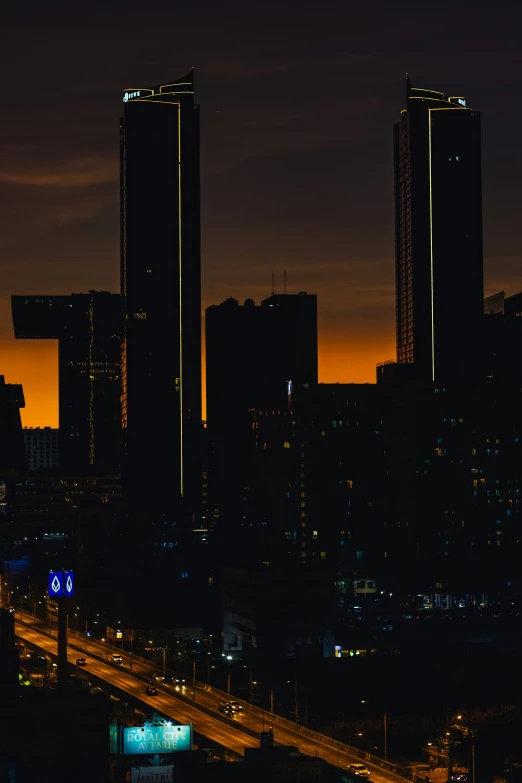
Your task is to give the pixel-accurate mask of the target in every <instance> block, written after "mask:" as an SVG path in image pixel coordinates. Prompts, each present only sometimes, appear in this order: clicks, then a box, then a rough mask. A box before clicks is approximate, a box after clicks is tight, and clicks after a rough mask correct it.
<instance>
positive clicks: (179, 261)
mask: <svg viewBox="0 0 522 783" xmlns="http://www.w3.org/2000/svg"><path fill="white" fill-rule="evenodd" d="M178 233H179V237H178V266H179V270H178V271H179V448H180V461H179V464H180V486H181V497H183V296H182V282H183V281H182V268H181V263H182V257H183V254H182V252H181V103H178Z"/></svg>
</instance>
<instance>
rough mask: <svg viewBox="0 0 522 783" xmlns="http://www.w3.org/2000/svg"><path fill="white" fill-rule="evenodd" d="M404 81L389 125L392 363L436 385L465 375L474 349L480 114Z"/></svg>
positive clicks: (478, 298) (479, 279) (479, 292)
mask: <svg viewBox="0 0 522 783" xmlns="http://www.w3.org/2000/svg"><path fill="white" fill-rule="evenodd" d="M406 85H407V89H406V109H404V110H403V111H402V112H401V119H400V121H399V122H398V123H396V124H395V127H394V157H395V273H396V301H397V361H398V362H401V363H414V364H415V365H416V368H417V374H418V377H419V378H423V379H428V380H429V379H431V380H444V379H446V378H453V377H459V376H462V375H465V374H467V373H468V372H469V371H470V369H471V368H472V367H473V366H474V360H475V357H476V351H477V349H478V346H479V343H480V337H479V335H480V333H481V332H480V329H481V316H482V313H483V263H482V185H481V136H480V113H479V112H478V111H474V110H472V109H471V108H469V107H468V106H467V105H466V99H465V98H463V97H460V96H459V97H454V96H451V97H445V95H444V94H443V93H441V92H436V91H434V90H425V89H421V88H418V87H413V86H412V85H411V83H410V82H409V80H408V79H407V82H406Z"/></svg>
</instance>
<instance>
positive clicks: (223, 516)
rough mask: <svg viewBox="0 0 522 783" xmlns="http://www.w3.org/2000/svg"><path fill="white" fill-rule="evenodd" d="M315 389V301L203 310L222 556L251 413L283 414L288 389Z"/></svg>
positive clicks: (238, 494)
mask: <svg viewBox="0 0 522 783" xmlns="http://www.w3.org/2000/svg"><path fill="white" fill-rule="evenodd" d="M316 383H317V297H316V296H315V295H311V294H306V293H304V292H302V293H299V294H286V293H285V294H272V295H271V296H269V297H268V298H267V299H264V300H263V301H262V302H261V304H260V305H258V306H256V304H255V303H254V301H253V299H247V300H246V301H245V303H244V304H243V305H240V304H239V303H238V302H237V301H236V300H235V299H227V300H226V301H224V302H222V303H221V304H220V305H212V306H211V307H208V308H207V310H206V385H207V436H208V443H209V454H208V467H209V477H208V496H209V516H210V517H211V518H212V517H213V522H214V523H215V528H216V531H217V532H218V534H219V533H220V532H221V533H223V534H224V535H225V538H226V541H227V544H226V555H227V556H228V557H230V556H231V555H232V551H233V548H234V546H235V545H238V544H239V539H238V538H237V533H238V527H239V526H241V525H244V523H245V514H246V508H247V505H248V502H249V491H250V490H249V485H250V483H251V482H250V479H251V470H252V465H251V464H250V439H251V428H252V421H251V414H250V411H251V410H252V409H254V408H257V407H265V408H267V409H270V410H282V409H286V407H287V405H288V397H289V396H291V394H292V390H293V389H294V388H300V387H301V386H304V385H305V384H316ZM239 546H240V549H241V545H239ZM252 554H253V553H252ZM248 556H249V555H248V553H247V552H245V550H242V553H241V557H242V558H243V560H244V559H245V558H248Z"/></svg>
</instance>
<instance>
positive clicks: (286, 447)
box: [283, 440, 290, 449]
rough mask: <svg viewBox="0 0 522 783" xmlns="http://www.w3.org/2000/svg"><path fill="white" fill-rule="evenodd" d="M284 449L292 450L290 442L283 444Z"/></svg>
mask: <svg viewBox="0 0 522 783" xmlns="http://www.w3.org/2000/svg"><path fill="white" fill-rule="evenodd" d="M283 448H284V449H289V448H290V443H289V441H287V440H285V442H284V443H283Z"/></svg>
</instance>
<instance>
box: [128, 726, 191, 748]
mask: <svg viewBox="0 0 522 783" xmlns="http://www.w3.org/2000/svg"><path fill="white" fill-rule="evenodd" d="M176 750H192V726H191V725H189V726H138V727H132V728H124V729H123V752H124V754H125V755H131V754H139V753H173V752H174V751H176Z"/></svg>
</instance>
